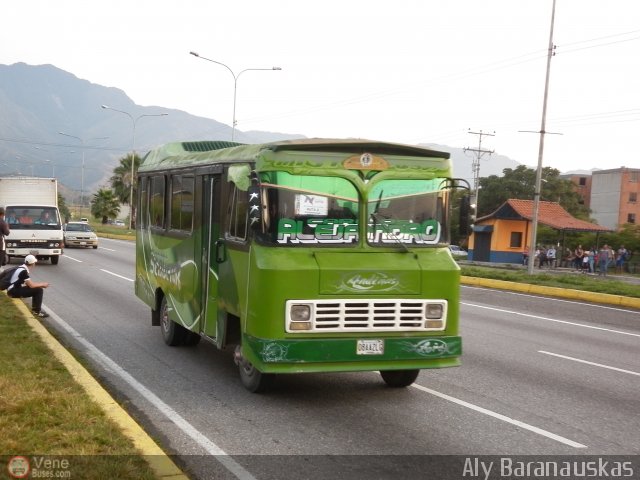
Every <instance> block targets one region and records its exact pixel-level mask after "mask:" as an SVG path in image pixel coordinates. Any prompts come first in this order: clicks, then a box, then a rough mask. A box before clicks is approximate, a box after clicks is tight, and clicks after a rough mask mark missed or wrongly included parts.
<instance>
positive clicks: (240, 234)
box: [227, 184, 248, 240]
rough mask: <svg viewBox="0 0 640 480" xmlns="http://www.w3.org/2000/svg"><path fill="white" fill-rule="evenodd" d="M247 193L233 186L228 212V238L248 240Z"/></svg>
mask: <svg viewBox="0 0 640 480" xmlns="http://www.w3.org/2000/svg"><path fill="white" fill-rule="evenodd" d="M247 204H248V199H247V192H244V191H242V190H240V189H238V187H237V186H236V185H235V184H233V186H232V190H231V198H230V202H229V209H228V211H227V237H228V238H232V239H235V240H245V239H246V238H247V221H248V218H247V210H248V208H247Z"/></svg>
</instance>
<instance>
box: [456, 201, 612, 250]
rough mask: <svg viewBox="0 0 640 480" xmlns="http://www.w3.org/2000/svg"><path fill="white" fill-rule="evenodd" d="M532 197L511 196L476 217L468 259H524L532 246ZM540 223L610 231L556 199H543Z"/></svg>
mask: <svg viewBox="0 0 640 480" xmlns="http://www.w3.org/2000/svg"><path fill="white" fill-rule="evenodd" d="M532 222H533V200H517V199H510V200H507V201H506V202H504V203H503V204H502V205H501V206H500V207H498V209H497V210H496V211H495V212H493V213H492V214H490V215H487V216H485V217H481V218H479V219H477V220H476V223H475V225H474V226H473V233H472V234H471V237H470V239H469V249H468V251H469V257H468V258H469V260H475V261H478V262H497V263H522V260H523V254H524V252H526V251H528V250H529V245H530V241H531V231H532ZM538 223H539V224H541V225H546V226H548V227H551V228H553V229H555V230H558V231H559V232H562V238H563V241H562V242H561V243H564V233H565V232H594V233H600V232H609V231H611V229H609V228H607V227H603V226H600V225H596V224H595V223H590V222H586V221H584V220H580V219H578V218H575V217H573V216H572V215H571V214H570V213H569V212H567V211H566V210H565V209H564V208H562V207H561V206H560V204H559V203H557V202H543V201H541V202H540V204H539V209H538Z"/></svg>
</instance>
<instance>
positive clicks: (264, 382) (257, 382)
mask: <svg viewBox="0 0 640 480" xmlns="http://www.w3.org/2000/svg"><path fill="white" fill-rule="evenodd" d="M235 358H236V363H237V364H238V370H239V371H240V380H242V385H244V388H246V389H247V390H249V391H250V392H252V393H263V392H266V391H267V390H268V389H269V388H270V387H271V385H273V381H274V379H275V375H274V374H273V373H262V372H260V371H258V370H257V369H256V368H255V367H254V366H253V365H252V364H251V362H249V361H247V360H246V359H244V358H242V357H240V345H238V346H237V347H236V355H235Z"/></svg>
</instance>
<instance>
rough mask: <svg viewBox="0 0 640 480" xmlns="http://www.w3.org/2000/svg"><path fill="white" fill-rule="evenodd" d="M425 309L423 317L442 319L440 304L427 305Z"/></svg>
mask: <svg viewBox="0 0 640 480" xmlns="http://www.w3.org/2000/svg"><path fill="white" fill-rule="evenodd" d="M426 307H427V308H426V309H425V317H427V318H428V319H436V318H442V304H441V303H427V305H426Z"/></svg>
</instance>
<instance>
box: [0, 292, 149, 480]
mask: <svg viewBox="0 0 640 480" xmlns="http://www.w3.org/2000/svg"><path fill="white" fill-rule="evenodd" d="M0 432H2V435H0V455H2V458H0V470H2V471H6V468H7V467H6V462H7V461H8V459H9V458H10V457H12V456H15V455H23V456H26V457H31V458H34V457H36V456H47V457H57V458H67V459H72V460H70V463H71V467H72V469H73V471H76V470H80V471H82V478H88V479H94V478H95V479H104V478H121V479H155V478H156V477H155V475H154V473H153V471H152V470H151V468H150V466H149V464H148V463H147V462H146V461H145V459H144V457H142V456H141V455H140V454H139V452H138V451H137V450H136V449H135V447H134V445H133V443H132V441H131V440H130V439H129V438H127V437H126V436H124V435H123V434H122V433H121V431H120V429H119V427H118V426H117V425H116V424H115V423H114V422H112V421H111V420H110V419H109V418H108V417H107V416H106V415H105V413H104V412H103V411H102V409H101V408H100V407H99V406H98V405H97V404H96V403H95V402H93V401H92V400H91V399H90V398H89V396H88V395H87V393H86V392H85V391H84V390H83V389H82V388H81V387H80V386H79V385H78V384H77V383H76V382H75V381H74V379H73V377H72V376H71V374H70V373H69V372H68V371H67V369H66V368H65V367H64V366H63V365H62V364H61V363H60V362H59V361H58V360H57V359H56V358H55V357H54V356H53V355H52V354H51V351H50V350H49V349H48V348H47V347H46V345H45V344H44V343H43V342H42V340H41V339H40V338H39V337H38V336H37V334H36V333H35V332H34V331H33V330H32V329H31V328H30V327H29V326H28V325H27V323H26V321H25V318H24V316H23V314H22V313H21V312H20V311H19V310H18V309H17V308H16V306H15V305H14V304H13V302H12V300H11V299H9V298H8V297H7V296H6V295H5V294H0ZM78 478H79V477H78Z"/></svg>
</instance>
